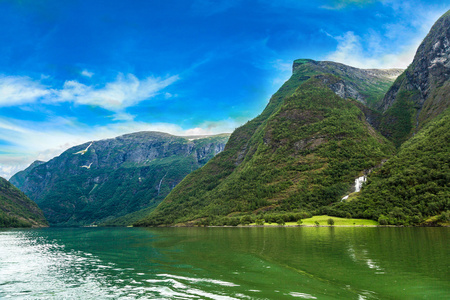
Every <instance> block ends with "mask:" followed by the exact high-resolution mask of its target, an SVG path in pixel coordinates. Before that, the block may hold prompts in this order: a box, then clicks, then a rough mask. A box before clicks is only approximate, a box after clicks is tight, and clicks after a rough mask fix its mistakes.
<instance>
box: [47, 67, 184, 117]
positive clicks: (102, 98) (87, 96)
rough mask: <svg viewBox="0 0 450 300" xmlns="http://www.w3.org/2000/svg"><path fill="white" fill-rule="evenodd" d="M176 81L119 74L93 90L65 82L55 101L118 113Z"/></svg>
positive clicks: (57, 92)
mask: <svg viewBox="0 0 450 300" xmlns="http://www.w3.org/2000/svg"><path fill="white" fill-rule="evenodd" d="M177 80H178V76H171V77H169V78H167V79H164V80H161V79H160V78H153V77H148V78H146V79H144V80H139V79H138V78H137V77H136V76H134V75H133V74H128V75H126V76H125V75H123V74H119V76H117V79H116V80H115V81H114V82H109V83H107V84H106V85H105V86H104V87H101V88H95V87H93V86H87V85H84V84H82V83H79V82H77V81H73V80H72V81H66V82H65V83H64V87H63V89H62V90H59V91H56V95H57V97H56V100H57V101H71V102H74V103H77V104H84V105H96V106H100V107H103V108H105V109H108V110H111V111H118V110H121V109H124V108H127V107H130V106H134V105H136V104H138V103H139V102H141V101H143V100H146V99H149V98H151V97H154V96H155V95H156V94H157V93H158V92H159V91H160V90H162V89H164V88H165V87H167V86H168V85H170V84H172V83H173V82H175V81H177Z"/></svg>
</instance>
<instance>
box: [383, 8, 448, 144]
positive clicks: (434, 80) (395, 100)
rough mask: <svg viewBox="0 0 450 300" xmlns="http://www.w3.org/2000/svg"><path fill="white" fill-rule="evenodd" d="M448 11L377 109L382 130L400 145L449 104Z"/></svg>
mask: <svg viewBox="0 0 450 300" xmlns="http://www.w3.org/2000/svg"><path fill="white" fill-rule="evenodd" d="M449 78H450V11H448V12H447V13H445V14H444V15H443V16H442V17H441V18H440V19H439V20H438V21H437V22H436V23H435V24H434V25H433V27H432V28H431V30H430V32H429V33H428V35H427V36H426V38H425V39H424V41H423V42H422V44H421V45H420V47H419V48H418V50H417V53H416V55H415V57H414V60H413V62H412V63H411V65H410V66H409V67H408V68H407V69H406V71H405V72H404V73H403V74H402V75H401V76H399V77H398V78H397V80H396V81H395V83H394V84H393V86H392V87H391V88H390V89H389V91H388V92H387V93H386V96H385V97H384V99H383V101H382V103H381V105H380V109H381V110H382V111H383V112H384V114H383V118H382V122H381V123H382V126H381V128H382V133H383V135H385V136H388V137H389V138H390V139H392V140H393V141H394V143H395V144H396V145H397V146H399V145H401V143H403V142H404V141H405V140H406V139H408V137H410V136H411V135H412V134H413V133H417V131H418V130H419V129H420V128H422V127H423V125H424V124H426V123H427V122H428V121H430V120H432V119H433V118H434V117H436V116H437V115H439V114H440V113H441V112H443V111H444V110H445V109H446V108H447V107H449V101H448V95H449V94H450V81H449Z"/></svg>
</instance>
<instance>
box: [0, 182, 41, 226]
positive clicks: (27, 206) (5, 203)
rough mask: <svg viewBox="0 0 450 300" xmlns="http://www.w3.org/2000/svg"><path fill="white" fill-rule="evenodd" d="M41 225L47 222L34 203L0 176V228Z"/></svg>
mask: <svg viewBox="0 0 450 300" xmlns="http://www.w3.org/2000/svg"><path fill="white" fill-rule="evenodd" d="M43 226H48V223H47V221H46V220H45V218H44V215H43V213H42V211H41V210H40V209H39V207H38V206H37V205H36V203H34V202H33V201H31V200H30V199H29V198H28V197H27V196H26V195H25V194H24V193H22V192H21V191H20V190H19V189H18V188H16V187H15V186H13V185H12V184H11V183H9V182H8V181H7V180H6V179H3V178H1V177H0V228H2V227H43Z"/></svg>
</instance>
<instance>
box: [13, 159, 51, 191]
mask: <svg viewBox="0 0 450 300" xmlns="http://www.w3.org/2000/svg"><path fill="white" fill-rule="evenodd" d="M43 163H45V161H41V160H36V161H34V162H33V163H32V164H31V165H29V166H28V168H26V169H25V170H23V171H20V172H17V173H16V174H14V176H13V177H11V178H10V179H9V182H11V183H12V184H13V185H14V186H23V185H24V184H25V180H26V178H27V176H28V174H30V172H31V170H33V169H34V168H36V167H37V166H40V165H42V164H43Z"/></svg>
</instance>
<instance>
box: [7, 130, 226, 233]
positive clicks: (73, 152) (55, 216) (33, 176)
mask: <svg viewBox="0 0 450 300" xmlns="http://www.w3.org/2000/svg"><path fill="white" fill-rule="evenodd" d="M227 139H228V134H221V135H214V136H206V137H203V138H200V137H199V136H187V137H178V136H174V135H170V134H166V133H161V132H137V133H132V134H126V135H122V136H118V137H115V138H112V139H105V140H100V141H92V142H87V143H84V144H82V145H78V146H75V147H72V148H70V149H68V150H67V151H65V152H64V153H62V154H61V155H60V156H58V157H55V158H53V159H52V160H50V161H48V162H46V163H44V164H41V165H38V166H35V167H34V168H33V169H31V170H30V171H29V174H28V175H27V176H26V177H25V180H24V182H23V184H22V185H19V186H18V187H19V188H20V189H21V190H22V191H24V192H25V194H27V195H28V196H29V197H30V198H31V199H32V200H34V201H35V202H36V203H37V204H38V205H39V206H40V207H41V208H42V210H43V211H44V214H45V215H46V217H47V219H48V220H49V222H50V224H52V225H65V226H66V225H90V224H94V223H95V224H97V223H100V222H104V221H108V220H111V219H113V218H116V217H120V216H123V215H125V214H128V213H132V212H135V211H138V210H140V209H144V208H147V207H150V206H153V205H154V204H155V203H158V201H161V200H162V199H163V198H164V196H165V195H167V193H168V192H169V191H170V190H171V189H173V187H174V186H175V185H176V184H177V183H178V182H179V181H181V180H182V179H183V177H184V176H186V175H187V174H188V173H190V172H191V171H192V170H195V169H197V168H198V167H200V166H202V165H203V164H205V163H206V162H207V161H208V160H209V159H210V158H211V157H213V156H214V155H216V154H217V153H219V152H221V151H222V150H223V148H224V146H225V142H226V140H227ZM18 176H21V174H17V176H16V175H15V176H13V177H12V178H11V181H12V182H17V177H18ZM19 183H20V182H19Z"/></svg>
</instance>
